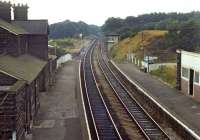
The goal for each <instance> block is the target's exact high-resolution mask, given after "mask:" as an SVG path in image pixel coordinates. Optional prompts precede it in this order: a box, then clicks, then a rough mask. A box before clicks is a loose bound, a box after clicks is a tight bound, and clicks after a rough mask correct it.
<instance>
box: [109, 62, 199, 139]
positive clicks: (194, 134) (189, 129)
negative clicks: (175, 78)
mask: <svg viewBox="0 0 200 140" xmlns="http://www.w3.org/2000/svg"><path fill="white" fill-rule="evenodd" d="M110 62H111V63H112V64H113V65H114V66H115V67H116V68H117V69H118V70H119V71H120V72H121V73H122V74H123V75H124V76H125V77H126V78H127V79H128V81H130V82H131V83H132V84H133V85H135V86H136V87H137V88H138V89H139V90H140V91H141V92H143V93H144V94H145V95H146V96H147V97H148V98H150V99H151V100H152V101H153V102H155V103H156V105H157V106H159V107H160V108H161V109H162V110H163V111H164V112H166V113H167V114H168V115H169V116H170V117H172V118H173V119H174V120H175V121H177V122H178V123H179V124H180V125H181V126H183V127H184V128H185V129H186V131H188V132H189V133H190V134H191V135H192V136H193V137H194V138H196V139H197V140H200V136H199V135H197V134H196V133H195V132H194V131H193V130H192V129H191V128H189V127H188V126H187V125H185V124H184V123H183V122H181V121H180V120H178V119H177V118H176V117H175V116H173V115H172V114H171V113H170V112H169V111H167V110H166V109H165V108H164V107H163V106H162V105H160V103H158V102H157V101H156V100H155V99H154V98H152V97H151V96H150V95H149V94H148V93H147V92H146V91H144V89H142V88H141V87H140V86H138V84H137V83H135V82H134V81H132V80H131V79H130V78H129V77H128V76H127V75H126V74H125V73H124V72H123V71H122V70H121V69H120V68H119V67H118V66H117V65H116V64H115V63H114V62H113V61H112V60H110Z"/></svg>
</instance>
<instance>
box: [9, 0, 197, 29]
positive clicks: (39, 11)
mask: <svg viewBox="0 0 200 140" xmlns="http://www.w3.org/2000/svg"><path fill="white" fill-rule="evenodd" d="M6 1H8V0H6ZM10 1H11V2H18V3H19V2H20V3H24V4H25V3H27V4H28V5H29V7H30V8H29V18H30V19H48V20H49V23H55V22H60V21H63V20H66V19H69V20H72V21H79V20H81V21H84V22H86V23H88V24H96V25H102V24H103V23H104V22H105V20H106V19H107V18H108V17H121V18H125V17H126V16H137V15H141V14H144V13H152V12H191V11H200V0H10Z"/></svg>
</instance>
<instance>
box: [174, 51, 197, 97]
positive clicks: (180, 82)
mask: <svg viewBox="0 0 200 140" xmlns="http://www.w3.org/2000/svg"><path fill="white" fill-rule="evenodd" d="M199 73H200V54H198V53H193V52H187V51H183V50H177V88H178V89H179V90H181V92H182V93H183V94H185V95H187V96H189V97H191V98H194V99H195V100H197V101H200V79H199V78H200V77H199V76H200V74H199Z"/></svg>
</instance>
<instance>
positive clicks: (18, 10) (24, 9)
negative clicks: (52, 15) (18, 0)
mask: <svg viewBox="0 0 200 140" xmlns="http://www.w3.org/2000/svg"><path fill="white" fill-rule="evenodd" d="M28 8H29V7H28V6H27V4H26V5H23V4H21V5H20V4H17V5H13V11H14V20H21V21H24V20H28Z"/></svg>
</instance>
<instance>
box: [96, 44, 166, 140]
mask: <svg viewBox="0 0 200 140" xmlns="http://www.w3.org/2000/svg"><path fill="white" fill-rule="evenodd" d="M99 55H100V56H101V59H100V58H99V57H98V61H99V65H100V68H101V70H102V72H103V74H104V76H105V77H106V79H107V81H108V83H109V84H110V86H111V88H112V89H113V91H114V93H115V94H116V96H117V97H118V99H119V100H120V101H121V103H122V104H123V106H124V108H125V109H126V110H127V111H128V112H129V114H130V115H131V116H132V118H133V120H134V121H135V123H136V124H137V125H138V127H139V129H140V130H141V132H142V133H143V134H144V136H145V137H146V138H147V139H148V140H160V139H162V140H169V139H170V138H169V136H167V134H166V133H165V132H164V131H163V130H162V129H161V128H160V126H159V125H158V124H157V123H156V122H155V121H154V120H153V119H152V117H151V116H150V115H149V114H148V113H147V112H146V111H145V110H144V109H143V107H142V106H141V105H140V104H139V103H138V102H137V101H136V100H135V99H134V98H133V97H132V96H131V94H130V92H129V91H128V90H127V89H126V87H125V86H124V85H123V84H122V83H121V81H120V80H119V79H118V78H117V77H116V75H115V74H114V73H113V72H112V70H111V69H110V67H109V66H108V64H107V62H106V60H105V57H103V55H104V54H103V52H102V45H101V47H100V53H99Z"/></svg>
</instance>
